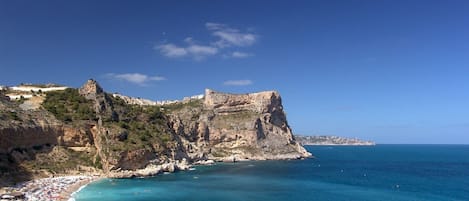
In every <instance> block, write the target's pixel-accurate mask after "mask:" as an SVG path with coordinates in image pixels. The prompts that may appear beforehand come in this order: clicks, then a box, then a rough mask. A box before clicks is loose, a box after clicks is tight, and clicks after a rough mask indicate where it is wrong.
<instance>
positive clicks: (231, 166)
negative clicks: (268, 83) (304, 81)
mask: <svg viewBox="0 0 469 201" xmlns="http://www.w3.org/2000/svg"><path fill="white" fill-rule="evenodd" d="M306 148H307V149H308V150H309V151H311V152H312V153H313V154H314V155H315V156H316V158H314V159H306V160H291V161H256V162H239V163H225V164H216V165H213V166H197V167H196V169H195V170H193V171H186V172H178V173H174V174H163V175H158V176H156V177H152V178H145V179H103V180H100V181H97V182H94V183H92V184H90V185H88V186H87V187H85V188H84V189H83V190H81V191H80V192H78V193H77V194H75V199H76V200H77V201H88V200H90V201H91V200H99V201H107V200H136V201H150V200H151V201H287V200H292V201H301V200H308V201H371V200H373V201H436V200H438V201H468V200H469V145H376V146H307V147H306Z"/></svg>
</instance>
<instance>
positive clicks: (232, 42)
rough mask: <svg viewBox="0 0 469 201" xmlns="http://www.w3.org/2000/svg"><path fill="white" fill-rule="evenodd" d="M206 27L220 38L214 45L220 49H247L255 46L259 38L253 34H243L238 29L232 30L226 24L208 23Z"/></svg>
mask: <svg viewBox="0 0 469 201" xmlns="http://www.w3.org/2000/svg"><path fill="white" fill-rule="evenodd" d="M205 27H207V29H208V30H210V31H212V35H214V36H217V37H218V38H219V40H218V41H216V42H214V43H213V44H214V45H216V46H217V47H220V48H225V47H230V46H239V47H245V46H250V45H252V44H254V43H255V42H256V41H257V39H258V36H257V35H255V34H252V33H243V32H241V31H239V30H238V29H233V28H230V27H229V26H227V25H225V24H218V23H212V22H207V23H205Z"/></svg>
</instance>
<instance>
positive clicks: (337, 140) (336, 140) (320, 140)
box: [295, 135, 375, 145]
mask: <svg viewBox="0 0 469 201" xmlns="http://www.w3.org/2000/svg"><path fill="white" fill-rule="evenodd" d="M295 139H296V141H297V142H299V143H300V144H301V145H375V143H374V142H372V141H364V140H360V139H357V138H345V137H339V136H303V135H295Z"/></svg>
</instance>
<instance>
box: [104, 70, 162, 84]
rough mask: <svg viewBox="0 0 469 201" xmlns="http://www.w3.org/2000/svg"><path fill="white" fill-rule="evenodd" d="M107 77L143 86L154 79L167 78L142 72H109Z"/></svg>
mask: <svg viewBox="0 0 469 201" xmlns="http://www.w3.org/2000/svg"><path fill="white" fill-rule="evenodd" d="M106 77H108V78H111V79H116V80H121V81H126V82H130V83H134V84H138V85H141V86H145V85H147V84H148V83H149V82H152V81H163V80H166V78H165V77H162V76H149V75H145V74H140V73H124V74H115V73H108V74H106Z"/></svg>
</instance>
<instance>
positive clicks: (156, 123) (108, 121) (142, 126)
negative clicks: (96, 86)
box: [103, 97, 172, 151]
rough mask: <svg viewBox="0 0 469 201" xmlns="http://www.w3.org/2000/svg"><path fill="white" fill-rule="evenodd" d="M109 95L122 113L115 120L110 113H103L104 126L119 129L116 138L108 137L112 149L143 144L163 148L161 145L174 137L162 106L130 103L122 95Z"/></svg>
mask: <svg viewBox="0 0 469 201" xmlns="http://www.w3.org/2000/svg"><path fill="white" fill-rule="evenodd" d="M109 98H110V101H111V102H112V106H113V110H114V111H115V113H116V114H117V115H118V118H117V119H115V118H114V120H113V118H111V117H110V116H106V117H103V119H105V121H104V126H106V127H109V128H114V129H113V130H115V131H116V132H115V136H113V139H116V140H107V141H108V142H109V148H110V149H111V151H126V150H135V149H141V148H145V149H148V150H155V151H162V150H163V149H162V146H161V145H163V147H164V146H165V145H166V144H167V143H168V142H170V141H171V140H172V137H171V133H170V132H169V128H168V125H167V120H166V115H165V114H164V113H163V112H161V108H160V107H158V106H140V105H130V104H126V103H125V102H124V101H123V100H122V99H121V98H119V97H109ZM124 136H125V137H124Z"/></svg>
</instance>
